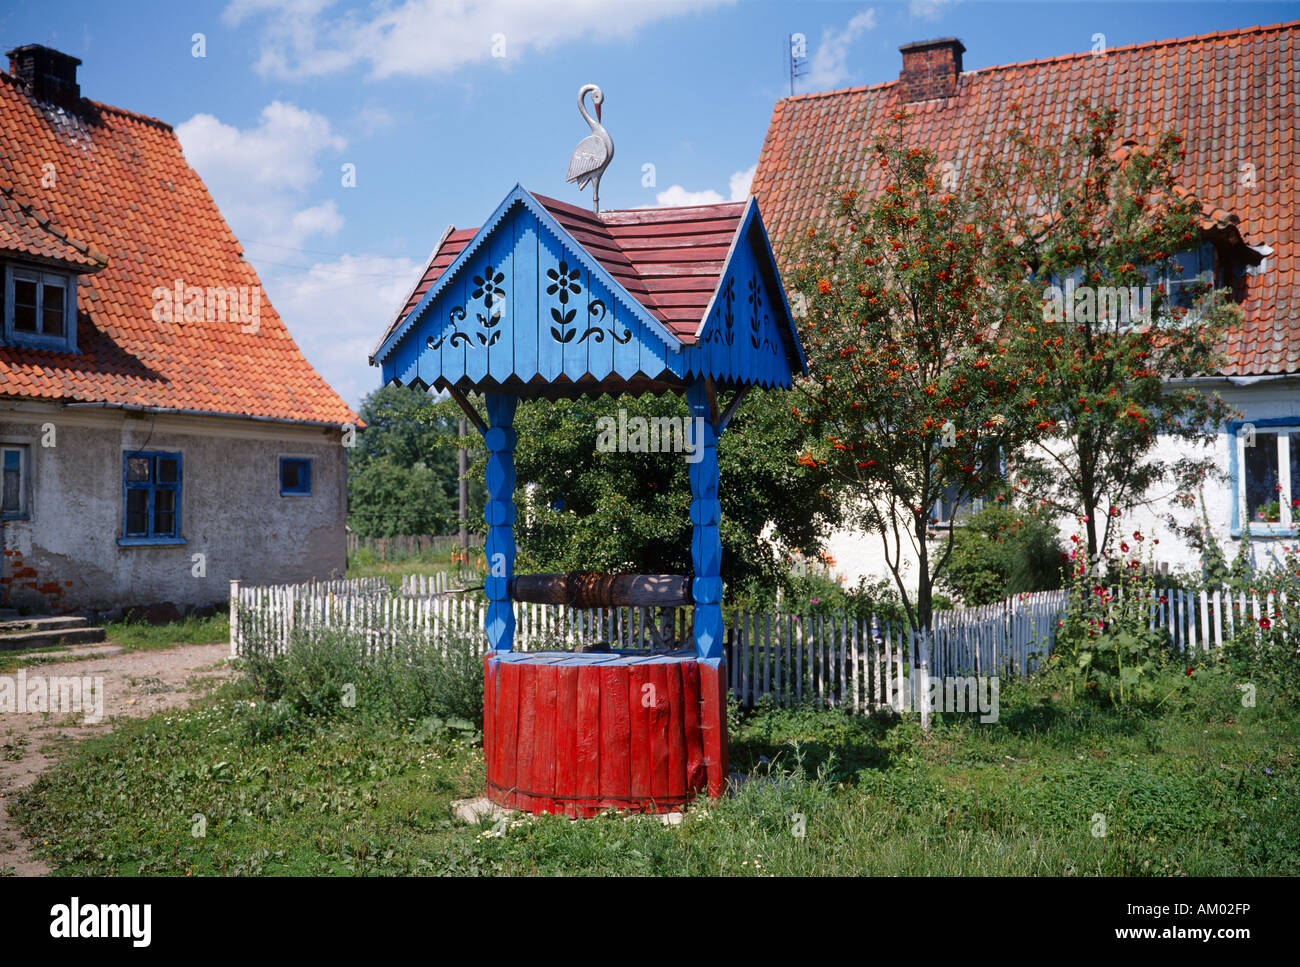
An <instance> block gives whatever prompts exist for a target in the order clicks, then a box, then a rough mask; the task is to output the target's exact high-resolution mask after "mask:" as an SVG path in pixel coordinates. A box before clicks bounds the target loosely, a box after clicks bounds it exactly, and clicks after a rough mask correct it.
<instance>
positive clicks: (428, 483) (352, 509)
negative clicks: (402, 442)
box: [348, 457, 458, 537]
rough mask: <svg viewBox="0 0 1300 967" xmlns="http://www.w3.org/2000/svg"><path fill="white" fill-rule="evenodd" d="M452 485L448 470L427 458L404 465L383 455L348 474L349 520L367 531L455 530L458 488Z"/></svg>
mask: <svg viewBox="0 0 1300 967" xmlns="http://www.w3.org/2000/svg"><path fill="white" fill-rule="evenodd" d="M452 485H453V488H454V485H455V477H453V478H452ZM448 490H449V488H448V486H447V478H446V474H445V471H444V472H443V473H441V474H440V473H437V472H435V471H433V470H431V469H429V467H428V466H426V465H425V464H424V463H423V462H420V463H416V464H415V465H414V466H411V467H403V466H402V465H401V464H399V463H397V462H396V461H395V460H394V459H393V458H391V457H380V458H378V459H377V460H371V461H369V462H368V463H367V464H366V466H365V468H364V469H363V470H361V471H360V472H357V473H350V474H349V475H348V503H349V513H348V520H349V522H350V526H351V527H352V529H353V530H354V531H356V532H357V533H359V534H361V535H363V536H366V537H394V536H396V535H398V534H450V533H452V532H453V531H454V530H455V529H456V527H457V526H458V523H457V520H456V510H457V506H456V503H455V500H456V497H455V494H454V489H453V493H451V494H449V493H448Z"/></svg>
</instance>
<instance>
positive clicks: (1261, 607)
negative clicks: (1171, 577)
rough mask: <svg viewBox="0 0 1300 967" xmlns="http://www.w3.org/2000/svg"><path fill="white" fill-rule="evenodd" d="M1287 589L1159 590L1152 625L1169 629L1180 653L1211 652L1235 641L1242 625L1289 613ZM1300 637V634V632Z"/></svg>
mask: <svg viewBox="0 0 1300 967" xmlns="http://www.w3.org/2000/svg"><path fill="white" fill-rule="evenodd" d="M1288 604H1289V601H1288V598H1287V595H1286V593H1285V592H1282V593H1278V592H1273V591H1268V592H1265V593H1264V594H1262V595H1261V594H1253V595H1248V594H1246V593H1245V592H1244V591H1240V592H1237V593H1236V594H1233V593H1232V591H1231V590H1229V589H1228V588H1221V589H1216V590H1213V591H1211V590H1208V589H1201V590H1191V589H1183V588H1175V589H1169V590H1157V591H1155V592H1153V593H1152V595H1151V605H1150V612H1151V627H1153V628H1165V629H1166V630H1168V632H1169V636H1170V639H1171V640H1172V642H1173V645H1174V647H1175V648H1177V649H1178V650H1179V651H1180V652H1194V651H1198V650H1199V651H1209V650H1210V649H1211V648H1212V647H1213V648H1221V647H1223V644H1224V642H1225V641H1231V640H1232V638H1233V637H1234V636H1235V635H1236V633H1237V630H1238V629H1241V628H1249V627H1252V626H1253V627H1259V621H1260V619H1261V618H1273V617H1274V616H1276V615H1278V614H1280V613H1283V612H1285V610H1286V608H1287V606H1288ZM1297 638H1300V635H1297Z"/></svg>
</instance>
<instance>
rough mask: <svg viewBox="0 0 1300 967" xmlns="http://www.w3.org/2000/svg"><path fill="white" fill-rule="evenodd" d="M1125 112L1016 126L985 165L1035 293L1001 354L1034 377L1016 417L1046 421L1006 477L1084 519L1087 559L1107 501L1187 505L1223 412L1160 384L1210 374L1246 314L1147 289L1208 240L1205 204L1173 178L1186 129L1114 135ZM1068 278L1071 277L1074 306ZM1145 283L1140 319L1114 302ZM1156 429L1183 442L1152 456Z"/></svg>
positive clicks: (1210, 399)
mask: <svg viewBox="0 0 1300 967" xmlns="http://www.w3.org/2000/svg"><path fill="white" fill-rule="evenodd" d="M1118 119H1119V113H1118V112H1117V111H1116V110H1114V109H1110V108H1108V109H1104V110H1098V109H1093V108H1091V107H1089V106H1088V105H1083V104H1081V105H1079V107H1078V109H1077V113H1075V114H1074V116H1073V117H1071V118H1070V124H1071V125H1072V130H1071V131H1070V132H1069V133H1067V132H1066V130H1063V129H1062V127H1061V126H1059V125H1055V124H1050V125H1043V126H1038V125H1035V127H1034V128H1033V129H1032V130H1028V129H1025V130H1021V131H1018V132H1016V133H1015V134H1014V136H1013V137H1012V138H1010V139H1009V140H1008V142H1007V145H1006V153H1005V154H1002V155H999V156H998V157H997V158H996V159H994V161H993V162H991V163H990V164H989V165H988V166H987V168H986V170H985V172H984V176H985V179H986V184H987V186H988V187H987V190H988V195H989V197H990V199H991V200H992V204H993V205H994V208H995V210H996V211H997V213H998V216H997V217H998V218H999V219H1000V220H1001V221H1002V222H1003V223H1005V224H1008V225H1010V226H1012V227H1013V231H1014V232H1015V233H1016V236H1017V238H1018V239H1019V240H1020V242H1019V249H1020V260H1021V264H1022V266H1023V267H1024V269H1025V270H1026V271H1028V272H1031V273H1032V274H1033V278H1034V279H1035V280H1036V282H1037V284H1038V286H1039V288H1038V293H1039V297H1040V298H1041V300H1042V303H1041V305H1042V310H1041V312H1040V313H1039V318H1038V319H1037V320H1036V321H1035V322H1034V323H1033V324H1032V325H1028V326H1020V327H1016V328H1014V329H1012V330H1010V331H1009V333H1008V337H1009V338H1008V345H1007V348H1008V351H1009V353H1011V354H1013V355H1015V356H1016V357H1018V358H1020V359H1021V360H1023V362H1024V365H1025V366H1026V368H1028V369H1030V370H1032V371H1033V372H1034V373H1035V374H1036V375H1035V378H1034V387H1033V389H1034V392H1033V399H1032V400H1030V401H1028V406H1027V408H1026V409H1025V410H1024V411H1023V413H1022V416H1021V418H1022V419H1027V420H1033V421H1035V422H1037V423H1038V424H1039V426H1040V427H1041V428H1042V429H1043V430H1045V431H1046V432H1045V433H1044V434H1043V435H1042V436H1040V437H1039V438H1038V440H1037V444H1036V445H1035V446H1033V447H1031V448H1030V449H1029V450H1028V451H1027V452H1025V453H1023V454H1021V455H1020V459H1019V462H1018V465H1017V468H1016V471H1015V473H1014V474H1013V483H1014V484H1015V485H1016V486H1017V488H1018V489H1019V491H1020V492H1021V493H1023V494H1025V495H1026V496H1027V497H1028V498H1030V499H1032V500H1041V501H1045V502H1046V503H1047V504H1048V505H1049V506H1051V507H1052V508H1054V509H1055V510H1056V511H1057V512H1058V513H1063V514H1069V515H1071V516H1074V517H1076V518H1080V519H1082V521H1083V522H1084V525H1085V532H1086V537H1087V553H1088V558H1089V560H1093V561H1095V560H1097V558H1098V556H1099V555H1100V554H1104V553H1106V552H1107V548H1108V544H1109V542H1110V540H1111V539H1112V537H1113V536H1114V535H1115V534H1116V533H1118V532H1117V531H1116V530H1115V522H1116V521H1117V520H1118V517H1117V515H1115V514H1112V513H1110V510H1111V509H1112V508H1116V509H1118V510H1119V511H1120V512H1121V513H1126V512H1128V511H1129V510H1131V509H1132V508H1134V507H1138V506H1144V505H1148V504H1153V503H1155V504H1159V503H1161V502H1167V501H1168V500H1169V498H1170V496H1171V495H1173V496H1174V497H1175V499H1176V500H1178V501H1179V502H1180V503H1181V504H1182V505H1183V506H1185V507H1189V508H1190V507H1192V506H1193V504H1194V500H1195V498H1194V494H1195V493H1196V491H1197V489H1198V487H1199V486H1200V484H1201V483H1202V482H1203V481H1204V480H1205V479H1206V475H1207V474H1208V473H1209V471H1210V468H1211V466H1212V459H1211V453H1210V451H1209V450H1208V449H1201V448H1202V447H1203V446H1204V445H1205V444H1208V443H1210V442H1211V441H1212V440H1213V436H1214V434H1215V432H1216V431H1217V427H1218V425H1219V424H1220V423H1221V422H1222V420H1223V419H1224V417H1225V416H1226V415H1227V414H1228V412H1229V411H1228V408H1227V407H1226V405H1225V404H1224V403H1223V401H1222V400H1221V399H1220V398H1219V397H1218V396H1217V395H1211V394H1206V393H1201V392H1199V391H1197V390H1194V389H1190V388H1187V387H1186V386H1185V385H1184V386H1182V387H1178V386H1173V385H1171V384H1170V383H1169V381H1170V380H1173V379H1177V378H1182V377H1195V376H1202V375H1205V374H1209V373H1213V372H1215V371H1216V370H1217V369H1218V367H1219V365H1220V364H1221V357H1220V355H1219V347H1220V345H1221V344H1222V340H1223V337H1224V335H1225V332H1226V329H1227V327H1228V326H1229V325H1230V324H1231V323H1233V322H1234V321H1236V320H1238V319H1239V318H1240V311H1239V309H1238V308H1237V307H1236V306H1234V305H1232V304H1231V302H1230V300H1229V298H1228V295H1229V293H1228V290H1227V289H1221V290H1211V289H1210V288H1209V287H1208V286H1206V285H1197V286H1188V291H1189V292H1190V293H1191V294H1192V295H1193V297H1194V301H1193V304H1192V305H1191V306H1190V307H1189V306H1186V305H1183V306H1180V305H1177V304H1176V302H1175V301H1174V300H1170V299H1169V298H1168V297H1167V296H1166V293H1165V292H1164V291H1162V290H1161V289H1160V288H1159V287H1158V286H1156V285H1153V284H1152V281H1153V279H1154V278H1155V277H1157V276H1159V275H1163V274H1166V273H1173V274H1176V273H1177V270H1178V265H1177V263H1176V262H1175V256H1177V254H1178V253H1180V252H1183V251H1186V250H1189V249H1194V248H1196V247H1198V246H1200V245H1201V244H1202V242H1203V241H1204V240H1205V236H1204V235H1203V234H1202V230H1201V220H1202V218H1203V213H1202V210H1201V205H1200V203H1199V202H1198V201H1197V200H1196V199H1195V198H1193V197H1191V196H1190V195H1186V193H1184V192H1183V191H1182V190H1181V189H1179V188H1178V185H1177V182H1176V174H1175V173H1176V170H1177V167H1178V165H1179V164H1180V163H1181V161H1182V158H1183V148H1182V140H1181V138H1179V137H1178V136H1177V135H1175V134H1172V133H1166V134H1164V135H1162V136H1160V137H1159V138H1157V139H1156V140H1155V141H1154V143H1153V144H1152V145H1151V146H1149V147H1143V146H1139V145H1136V144H1132V143H1129V144H1127V145H1120V139H1121V135H1122V134H1127V133H1129V132H1120V131H1119V128H1118V123H1119V121H1118ZM1068 280H1073V281H1075V282H1076V283H1077V285H1078V288H1077V289H1074V290H1073V292H1072V297H1071V298H1070V302H1071V305H1070V306H1068V307H1067V306H1066V305H1065V301H1066V299H1065V290H1066V289H1067V281H1068ZM1050 285H1055V286H1056V287H1057V292H1056V293H1052V295H1051V298H1049V297H1048V294H1049V292H1051V290H1050V289H1049V288H1048V287H1049V286H1050ZM1147 286H1151V290H1152V291H1151V293H1150V294H1151V297H1152V298H1151V300H1150V301H1149V302H1148V303H1147V305H1148V306H1149V308H1150V314H1149V318H1147V317H1146V316H1145V315H1142V316H1139V317H1135V315H1134V314H1133V313H1132V312H1130V313H1129V314H1128V315H1127V317H1126V316H1125V314H1124V313H1123V312H1120V311H1115V310H1116V305H1115V303H1116V301H1117V300H1118V296H1119V294H1121V293H1123V294H1124V295H1127V294H1128V293H1129V292H1130V291H1132V290H1133V289H1138V290H1141V289H1143V288H1144V287H1147ZM1103 290H1104V291H1105V295H1106V298H1107V299H1108V300H1109V302H1108V304H1107V305H1106V308H1105V310H1103V308H1102V293H1103ZM1067 309H1068V310H1069V311H1067ZM1158 436H1164V437H1166V438H1173V439H1176V440H1178V441H1180V442H1181V443H1182V444H1184V445H1183V446H1180V447H1179V448H1178V449H1179V451H1180V454H1181V455H1180V457H1179V458H1177V459H1161V458H1158V457H1157V456H1156V454H1155V453H1154V452H1153V451H1154V447H1155V444H1156V442H1157V438H1158ZM1198 450H1200V452H1198Z"/></svg>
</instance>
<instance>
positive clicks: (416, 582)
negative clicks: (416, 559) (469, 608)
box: [399, 571, 460, 598]
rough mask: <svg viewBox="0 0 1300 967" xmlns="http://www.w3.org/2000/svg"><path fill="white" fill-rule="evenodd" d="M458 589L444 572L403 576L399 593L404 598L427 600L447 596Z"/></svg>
mask: <svg viewBox="0 0 1300 967" xmlns="http://www.w3.org/2000/svg"><path fill="white" fill-rule="evenodd" d="M459 587H460V585H458V584H457V582H456V581H455V579H453V578H452V576H451V575H450V574H448V573H447V572H446V571H439V572H437V573H436V574H403V575H402V585H401V591H400V592H399V593H400V594H401V595H402V596H403V597H406V598H427V597H429V596H431V595H434V594H447V593H449V592H451V591H452V590H456V589H458V588H459Z"/></svg>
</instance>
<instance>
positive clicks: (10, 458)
mask: <svg viewBox="0 0 1300 967" xmlns="http://www.w3.org/2000/svg"><path fill="white" fill-rule="evenodd" d="M0 473H3V477H2V478H0V494H2V497H0V517H3V519H5V520H17V519H21V518H24V517H26V516H27V447H26V446H18V445H15V446H8V445H6V446H3V447H0Z"/></svg>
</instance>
